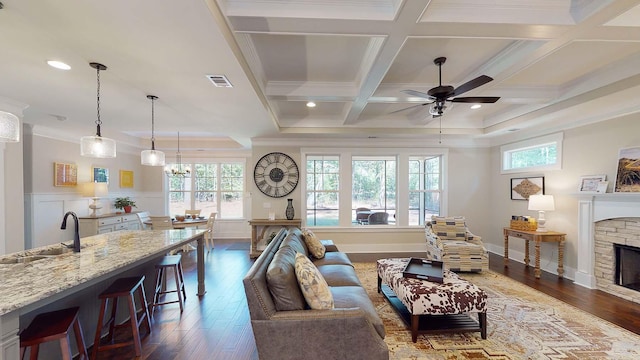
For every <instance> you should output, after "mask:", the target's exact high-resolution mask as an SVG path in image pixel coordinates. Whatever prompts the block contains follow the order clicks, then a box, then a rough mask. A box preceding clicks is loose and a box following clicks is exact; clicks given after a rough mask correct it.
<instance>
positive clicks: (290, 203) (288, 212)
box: [285, 199, 296, 220]
mask: <svg viewBox="0 0 640 360" xmlns="http://www.w3.org/2000/svg"><path fill="white" fill-rule="evenodd" d="M287 202H288V204H287V210H286V211H285V215H286V216H287V220H293V217H294V216H295V213H296V212H295V210H294V209H293V199H287Z"/></svg>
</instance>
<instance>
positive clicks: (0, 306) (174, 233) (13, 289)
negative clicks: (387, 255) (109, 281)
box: [0, 229, 204, 315]
mask: <svg viewBox="0 0 640 360" xmlns="http://www.w3.org/2000/svg"><path fill="white" fill-rule="evenodd" d="M202 233H204V230H197V229H180V230H154V231H152V230H136V231H128V230H123V231H116V232H111V233H106V234H101V235H95V236H90V237H85V238H82V239H80V244H81V251H80V252H79V253H74V252H73V249H67V248H65V247H64V246H62V245H61V244H56V245H49V246H43V247H39V248H35V249H29V250H25V251H22V252H18V253H13V254H8V255H4V256H0V279H2V281H0V315H4V314H6V313H9V312H11V311H14V310H16V309H19V308H22V307H24V306H27V305H30V304H32V303H35V302H37V301H39V300H42V299H44V298H46V297H48V296H52V295H55V294H58V293H61V292H63V291H65V290H67V289H70V288H73V287H74V286H77V285H80V284H83V283H86V282H89V281H91V280H93V279H96V278H99V277H101V276H103V275H106V274H108V273H110V272H113V271H114V270H116V269H119V268H123V267H126V266H127V265H131V264H134V263H136V262H138V261H140V260H143V259H145V258H148V257H153V256H156V255H158V256H159V255H161V254H163V253H165V252H167V251H168V250H170V249H173V248H176V247H179V245H180V244H185V243H188V242H189V241H190V240H194V239H195V238H196V237H198V236H199V235H201V234H202ZM66 243H67V244H72V243H73V242H72V241H71V242H66ZM60 252H62V253H61V254H59V255H48V256H46V257H43V258H40V259H37V260H33V259H35V258H37V257H42V256H43V254H47V253H60ZM34 256H35V257H34ZM23 260H26V261H23ZM29 260H33V261H29ZM16 261H20V262H16Z"/></svg>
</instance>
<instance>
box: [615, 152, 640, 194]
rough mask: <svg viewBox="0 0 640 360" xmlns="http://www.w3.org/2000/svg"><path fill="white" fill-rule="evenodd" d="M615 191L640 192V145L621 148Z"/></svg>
mask: <svg viewBox="0 0 640 360" xmlns="http://www.w3.org/2000/svg"><path fill="white" fill-rule="evenodd" d="M614 192H640V147H632V148H626V149H620V152H619V154H618V171H617V172H616V183H615V186H614Z"/></svg>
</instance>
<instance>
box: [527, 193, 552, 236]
mask: <svg viewBox="0 0 640 360" xmlns="http://www.w3.org/2000/svg"><path fill="white" fill-rule="evenodd" d="M555 209H556V207H555V203H554V201H553V195H531V196H529V210H536V211H538V230H536V231H538V232H547V228H546V227H545V226H544V223H545V222H546V221H547V220H546V219H545V218H544V212H545V211H553V210H555Z"/></svg>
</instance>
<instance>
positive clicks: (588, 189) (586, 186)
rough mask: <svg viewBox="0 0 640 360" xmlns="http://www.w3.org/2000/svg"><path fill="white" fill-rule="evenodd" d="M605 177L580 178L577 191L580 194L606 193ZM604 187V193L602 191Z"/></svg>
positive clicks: (590, 176)
mask: <svg viewBox="0 0 640 360" xmlns="http://www.w3.org/2000/svg"><path fill="white" fill-rule="evenodd" d="M605 180H607V175H585V176H581V177H580V186H579V187H578V191H579V192H580V193H582V194H599V193H605V192H607V184H608V183H607V182H606V181H605ZM603 186H604V191H603Z"/></svg>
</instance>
